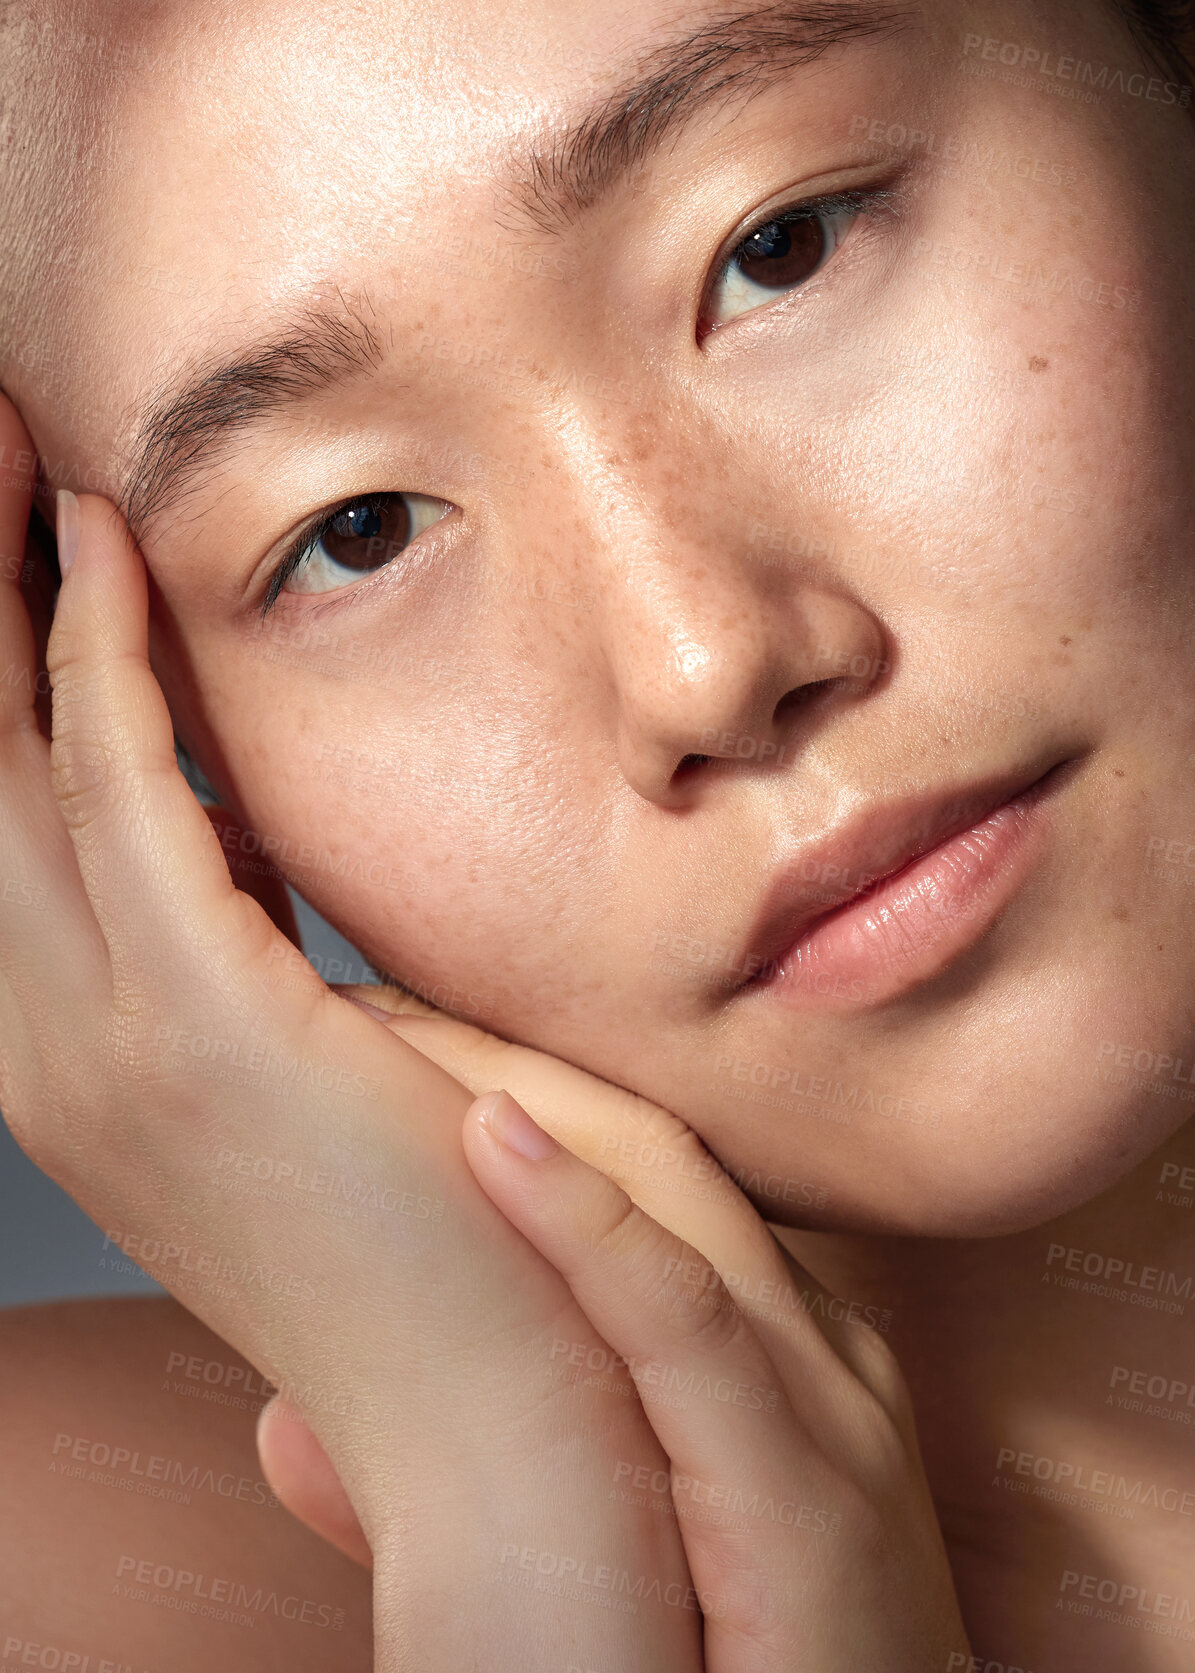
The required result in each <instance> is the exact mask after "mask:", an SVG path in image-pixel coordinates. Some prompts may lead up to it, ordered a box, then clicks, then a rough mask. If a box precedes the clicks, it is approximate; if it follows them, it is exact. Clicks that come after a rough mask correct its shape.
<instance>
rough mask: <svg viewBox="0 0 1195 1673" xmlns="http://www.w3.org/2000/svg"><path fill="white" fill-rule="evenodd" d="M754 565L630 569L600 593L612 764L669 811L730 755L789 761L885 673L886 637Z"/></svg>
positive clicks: (819, 587) (742, 764) (792, 580)
mask: <svg viewBox="0 0 1195 1673" xmlns="http://www.w3.org/2000/svg"><path fill="white" fill-rule="evenodd" d="M753 569H758V566H757V565H753V564H752V563H751V562H750V561H749V560H740V561H737V562H736V560H735V557H734V555H733V554H727V559H726V562H725V563H724V564H719V565H713V564H711V562H710V559H709V554H705V555H704V556H703V559H702V561H699V562H696V563H694V564H693V565H692V566H688V565H686V564H685V563H684V562H683V561H681V562H679V563H678V562H676V561H675V559H674V558H673V559H670V560H669V561H666V562H665V561H662V560H657V561H655V562H651V563H647V564H634V563H632V564H630V565H627V566H626V567H625V568H624V569H623V572H622V575H621V578H620V579H621V584H620V585H619V586H618V587H617V589H616V592H615V595H614V598H613V599H611V597H610V595H609V594H607V595H606V606H607V608H606V626H607V634H606V639H607V645H606V652H607V657H608V659H609V664H610V666H611V668H612V670H613V674H614V680H615V685H616V688H617V703H618V720H617V746H618V758H619V762H620V765H621V767H622V771H623V773H624V775H625V777H626V779H627V782H628V783H629V784H630V785H631V786H632V787H633V788H634V789H635V790H636V791H638V793H639V794H640V795H641V796H643V797H644V798H646V799H647V800H648V801H651V802H655V803H657V804H659V805H660V806H678V805H682V804H683V803H685V802H686V801H687V800H690V799H691V798H692V797H693V796H694V795H695V794H697V793H698V791H699V788H700V786H701V784H702V783H703V782H706V781H707V780H708V778H709V776H710V775H711V774H712V773H713V772H714V771H719V772H725V771H726V770H727V769H728V766H729V764H730V763H735V764H737V769H738V770H744V771H751V770H755V771H758V770H760V769H761V768H769V767H771V768H773V769H774V768H775V767H776V766H777V765H778V764H783V763H785V762H787V761H791V760H792V758H793V756H794V752H796V751H799V749H800V748H801V746H802V743H803V742H807V741H808V739H809V738H810V737H811V736H812V734H813V732H814V730H815V729H816V727H817V725H818V723H819V722H818V717H819V716H823V717H824V716H825V715H826V714H827V713H828V712H830V711H831V710H833V709H834V708H836V707H838V706H840V705H841V704H842V703H844V702H850V701H858V700H859V699H860V698H861V697H862V695H863V694H864V693H866V692H867V691H868V690H870V689H871V688H872V686H873V685H874V684H875V682H876V681H877V680H878V679H879V678H880V677H881V676H882V675H883V674H884V673H886V672H887V671H888V667H889V662H888V659H887V658H886V656H885V635H884V631H883V629H882V628H881V626H880V624H879V622H878V621H877V620H876V618H875V617H874V616H873V615H872V614H871V612H870V611H869V610H868V609H867V608H866V607H865V606H864V605H862V604H861V603H859V602H857V601H856V600H854V599H852V598H851V597H850V596H849V595H847V594H846V593H844V592H841V591H838V590H836V589H835V588H833V587H830V586H827V585H825V584H824V583H821V582H818V583H811V582H809V581H807V580H802V579H800V578H797V577H795V576H792V575H790V576H788V577H787V578H786V579H785V580H780V579H779V578H778V576H777V572H776V571H774V570H773V571H771V572H770V575H769V573H768V572H761V573H759V574H756V575H753V574H752V573H751V572H752V570H753Z"/></svg>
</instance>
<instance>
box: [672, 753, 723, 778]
mask: <svg viewBox="0 0 1195 1673" xmlns="http://www.w3.org/2000/svg"><path fill="white" fill-rule="evenodd" d="M712 760H713V756H712V755H684V756H682V757H681V759H680V761H679V762H678V763H677V767H676V772H675V773H674V774H673V777H674V778H680V777H681V776H682V775H683V774H685V773H690V772H692V771H693V770H694V769H695V768H697V767H704V766H705V764H706V762H707V761H712Z"/></svg>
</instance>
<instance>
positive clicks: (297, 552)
mask: <svg viewBox="0 0 1195 1673" xmlns="http://www.w3.org/2000/svg"><path fill="white" fill-rule="evenodd" d="M384 498H386V496H385V495H384V494H355V495H354V496H353V497H352V499H348V500H341V502H340V504H339V505H334V506H332V507H331V508H330V509H329V510H327V511H325V512H324V514H323V516H322V517H320V518H319V519H318V520H317V521H316V522H314V523H312V524H311V526H310V527H309V528H307V529H305V530H304V532H303V533H302V534H301V535H299V536H298V537H297V538H296V539H295V540H293V541H292V542H291V544H290V546H289V547H288V548H287V550H286V551H285V552H284V553H283V555H282V557H281V558H280V559H279V560H278V565H277V568H276V569H275V570H274V573H273V574H272V575H271V576H270V584H269V586H268V587H267V588H266V594H265V597H264V598H263V599H262V601H261V608H260V611H259V615H260V618H261V620H263V621H264V620H265V618H266V616H268V615H269V613H270V611H271V610H272V609H273V608H274V605H275V604H276V603H277V600H278V595H279V593H280V592H281V591H282V589H283V587H284V586H285V585H286V583H287V581H289V580H290V578H291V576H292V575H293V574H294V572H295V570H296V569H298V567H299V565H300V564H301V563H302V562H303V560H304V559H305V558H307V557H309V556H310V554H311V553H312V552H314V550H315V548H316V547H317V546H318V545H319V543H320V541H321V540H322V539H323V538H324V536H325V535H326V534H328V533H329V532H330V531H331V528H332V524H333V523H334V522H335V521H336V519H337V518H338V517H339V516H340V515H341V513H342V512H345V511H351V510H352V509H353V508H354V507H355V506H359V505H366V506H373V505H376V504H377V502H378V501H379V500H382V499H384ZM375 573H376V574H381V570H377V571H375ZM330 596H332V597H335V596H336V594H335V593H333V594H331V595H330Z"/></svg>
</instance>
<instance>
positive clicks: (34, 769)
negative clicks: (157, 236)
mask: <svg viewBox="0 0 1195 1673" xmlns="http://www.w3.org/2000/svg"><path fill="white" fill-rule="evenodd" d="M0 461H3V464H2V465H0V971H2V972H3V977H4V986H5V988H6V989H7V990H8V991H7V992H6V993H5V994H4V997H3V1004H2V1008H0V1024H2V1025H3V1033H4V1039H5V1043H6V1046H7V1047H8V1049H9V1051H10V1053H12V1054H15V1055H19V1054H18V1046H19V1042H20V1040H21V1038H22V1036H23V1035H24V1033H25V1030H26V1029H27V1028H32V1029H33V1030H34V1035H35V1038H36V1039H37V1041H38V1044H39V1049H48V1048H49V1047H50V1046H51V1045H52V1043H53V1042H54V1041H56V1040H59V1039H60V1034H61V1030H60V1027H59V1026H58V1018H57V1017H56V1016H54V1015H53V1014H51V1013H52V1012H53V1010H54V1009H55V1008H57V1010H58V1011H59V1012H61V1010H62V1009H63V1007H65V1008H66V1009H67V1010H68V1011H70V1010H71V1008H72V1006H73V1004H74V1001H75V999H76V997H77V996H79V995H82V994H92V995H94V993H95V992H96V991H97V989H98V986H99V984H100V983H101V982H102V983H106V981H107V978H108V958H107V951H106V948H105V946H104V941H103V937H102V935H101V934H100V931H99V926H98V925H97V923H96V921H95V916H94V914H93V913H92V911H91V908H90V905H89V904H88V901H87V895H86V891H85V890H84V888H83V880H82V878H81V877H80V875H79V868H78V865H77V863H76V861H75V853H74V848H73V846H72V844H71V840H70V835H69V833H68V831H67V829H66V826H65V825H64V823H63V820H62V815H61V813H60V812H59V810H58V805H57V802H56V801H55V798H54V794H53V790H52V788H51V783H50V745H49V741H48V739H47V738H46V737H45V736H44V735H43V730H42V726H43V724H44V720H43V722H41V723H39V718H38V712H37V711H38V707H39V705H40V706H41V707H42V709H43V710H44V707H45V704H46V703H47V701H48V695H49V679H48V675H47V673H46V671H45V670H44V669H42V668H41V667H40V666H39V662H38V655H37V636H36V634H35V632H34V628H33V625H32V622H31V620H30V614H29V609H28V608H27V600H26V598H25V597H24V596H23V587H24V575H25V570H24V562H25V551H26V541H27V532H28V522H29V508H30V502H31V497H32V491H33V481H34V476H35V471H36V460H35V455H34V449H33V442H32V440H31V439H30V437H29V434H28V432H27V431H26V429H25V426H24V425H23V423H22V422H21V419H20V416H19V414H18V413H17V410H16V408H15V407H14V406H13V404H12V402H11V401H9V400H8V399H7V398H6V397H5V396H3V395H0ZM50 993H53V994H54V995H55V996H56V999H55V1005H54V1006H50V1005H48V1004H47V995H48V994H50ZM43 1036H44V1038H43ZM13 1072H14V1073H15V1072H16V1069H15V1065H14V1070H13ZM10 1113H11V1114H15V1113H16V1111H15V1109H12V1108H11V1107H10Z"/></svg>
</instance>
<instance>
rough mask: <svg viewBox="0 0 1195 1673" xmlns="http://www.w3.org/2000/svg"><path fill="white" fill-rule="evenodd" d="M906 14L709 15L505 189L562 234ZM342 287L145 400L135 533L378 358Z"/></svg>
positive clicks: (875, 9)
mask: <svg viewBox="0 0 1195 1673" xmlns="http://www.w3.org/2000/svg"><path fill="white" fill-rule="evenodd" d="M911 15H912V14H911V13H910V11H909V10H908V9H907V8H897V7H893V6H888V5H880V4H874V3H870V0H820V3H819V0H808V3H807V4H803V5H791V4H780V5H772V6H765V7H762V8H757V9H755V10H752V11H746V12H744V11H738V12H734V13H720V14H718V15H715V16H713V17H708V18H706V20H705V21H704V22H702V23H701V24H700V25H699V26H698V27H696V28H691V29H689V30H688V31H687V32H686V33H685V34H683V35H681V36H679V37H677V38H674V39H672V40H671V41H668V42H665V43H663V44H661V45H660V46H658V47H656V48H654V49H652V50H651V51H649V52H648V54H647V56H646V58H645V59H642V60H641V61H640V63H639V65H638V67H637V73H636V74H635V77H634V79H633V80H630V81H628V82H626V83H624V84H623V85H621V86H620V87H618V88H616V89H615V90H614V91H612V92H610V93H608V94H607V95H606V96H605V97H604V98H603V99H602V100H601V102H600V103H599V104H598V105H597V106H595V107H594V108H593V109H592V110H590V111H589V112H588V114H587V115H585V116H583V117H582V118H580V120H578V121H575V122H570V123H567V124H565V125H564V126H562V127H557V128H555V129H554V130H553V131H552V132H551V133H550V134H549V135H548V136H546V143H545V144H543V145H542V146H539V147H536V148H534V149H532V151H531V152H530V154H528V153H526V152H525V151H523V152H522V153H512V155H511V157H510V159H509V166H508V172H509V177H510V178H509V181H508V182H507V193H508V198H509V200H511V201H513V203H514V204H515V205H516V206H517V207H518V208H519V209H521V210H522V211H523V213H525V214H526V215H527V216H528V218H529V219H530V220H531V222H532V224H533V225H534V226H535V227H536V228H538V229H539V230H540V231H541V232H545V233H549V234H551V233H557V232H560V231H562V230H564V229H565V228H567V226H568V225H569V224H570V223H571V222H572V221H573V220H574V219H575V218H576V217H577V215H578V214H580V213H582V212H583V211H584V210H586V209H588V208H590V207H592V206H593V205H594V204H595V203H596V202H597V201H598V200H599V199H600V198H601V197H603V196H604V195H605V194H607V193H609V192H610V191H612V190H613V188H614V187H615V186H616V185H617V184H618V183H619V182H620V181H624V180H625V179H626V178H627V177H628V176H629V175H630V173H631V172H632V170H633V169H635V168H636V166H637V165H638V164H640V163H641V162H642V161H643V160H644V159H645V158H646V157H648V156H649V155H651V154H652V153H653V152H655V151H656V150H658V149H659V148H660V147H661V146H662V144H663V142H664V140H665V139H666V138H667V137H668V136H669V135H672V134H675V133H676V132H678V131H679V129H680V128H681V127H682V126H683V125H685V124H686V123H688V122H690V121H691V120H692V119H693V118H694V117H695V116H696V115H697V114H698V113H699V112H701V111H703V110H708V109H709V108H710V107H711V106H713V105H718V106H723V105H725V103H726V102H727V101H728V100H730V99H733V98H735V97H736V96H741V97H743V98H745V99H749V98H750V97H752V96H753V95H754V94H756V93H758V92H761V91H763V90H764V89H765V88H767V87H771V86H773V85H775V84H776V83H777V82H779V81H782V80H784V79H785V78H787V77H788V76H789V75H791V73H792V72H793V70H795V69H799V68H802V67H804V66H805V65H808V64H811V63H813V62H815V61H816V60H817V59H819V58H821V57H822V56H823V55H824V54H825V53H827V52H828V51H830V50H831V48H833V47H837V46H842V45H845V44H847V43H849V42H853V41H857V40H864V39H867V38H875V37H878V36H885V35H890V34H893V33H895V32H897V31H898V30H899V29H901V28H903V26H904V25H905V23H906V22H908V21H909V19H910V17H911ZM524 143H525V142H524ZM337 295H338V301H339V304H340V306H339V307H334V306H330V305H327V304H316V303H313V302H308V303H304V304H302V305H300V306H299V307H298V308H297V309H296V311H295V312H294V313H293V314H292V315H291V316H290V317H289V318H288V319H286V320H285V321H284V322H283V324H282V325H281V327H280V328H279V330H278V331H277V332H276V333H275V334H274V335H272V336H270V337H268V338H265V339H262V340H261V341H259V342H257V343H254V344H252V345H251V346H250V348H249V349H248V350H247V351H244V352H242V353H240V354H238V355H237V356H236V357H235V358H231V359H229V358H227V357H225V358H224V359H223V360H220V361H217V362H215V363H211V362H209V363H208V364H207V365H204V366H201V367H200V368H199V370H197V371H194V372H192V373H191V375H190V376H188V377H187V378H185V379H184V381H183V382H182V384H181V385H180V386H178V387H167V388H164V389H162V390H160V391H159V392H157V393H156V394H154V395H152V396H151V397H150V401H149V405H148V410H147V411H146V414H145V416H144V418H143V419H142V420H141V422H140V424H139V425H138V426H137V429H136V433H135V436H134V441H133V447H132V463H131V465H130V467H129V469H128V471H127V473H126V476H125V479H124V486H123V488H122V489H121V491H120V492H119V494H118V496H117V503H118V505H119V507H120V509H121V511H122V512H123V514H124V516H125V519H126V521H127V522H128V525H129V528H130V530H131V531H132V533H133V535H134V538H136V539H138V540H140V539H141V535H142V532H143V531H144V530H145V529H146V528H147V527H148V525H149V524H150V523H151V522H152V520H153V519H154V518H155V517H157V516H158V515H160V514H161V512H163V511H164V510H165V509H167V508H168V507H170V506H173V505H175V504H177V502H178V501H179V500H181V499H182V498H184V497H185V494H186V492H187V489H188V487H189V486H190V485H191V484H193V483H194V481H195V480H196V478H197V477H198V476H199V473H200V471H201V469H202V468H203V466H204V465H205V464H207V463H209V462H210V461H211V459H212V457H213V455H216V454H218V453H220V452H221V451H223V449H224V448H226V447H228V446H230V445H232V444H233V443H234V442H235V440H236V439H237V436H238V434H240V433H242V432H244V431H245V430H247V429H249V428H251V427H252V426H254V425H256V424H260V423H263V422H265V421H266V420H268V419H270V418H272V417H278V416H279V415H280V414H281V413H283V412H284V411H286V410H287V409H289V408H291V407H293V406H294V405H296V404H298V403H300V402H302V401H303V400H304V399H305V398H307V397H310V396H312V395H316V394H319V393H322V392H326V391H328V390H330V389H333V388H335V387H337V386H340V385H342V384H345V383H347V382H349V381H351V380H352V379H353V378H354V377H359V376H362V375H368V373H370V372H371V371H375V370H376V369H377V368H378V367H379V366H380V365H381V363H382V360H383V358H384V354H383V349H382V345H381V342H380V340H379V337H378V334H377V332H376V331H375V330H374V329H373V327H372V326H371V325H370V323H369V321H368V320H367V319H366V318H365V317H364V314H365V313H369V312H372V311H373V310H372V305H371V303H370V301H369V298H368V296H367V295H366V296H363V297H361V298H359V299H358V300H357V301H356V302H354V303H349V302H348V301H346V299H345V298H344V296H343V295H341V294H340V293H339V292H338V293H337Z"/></svg>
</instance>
